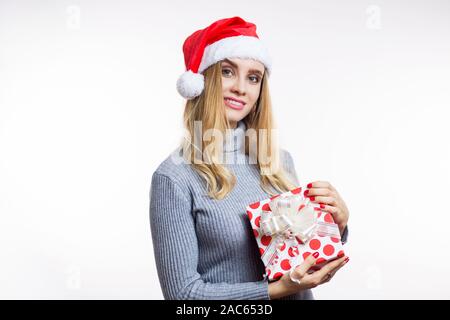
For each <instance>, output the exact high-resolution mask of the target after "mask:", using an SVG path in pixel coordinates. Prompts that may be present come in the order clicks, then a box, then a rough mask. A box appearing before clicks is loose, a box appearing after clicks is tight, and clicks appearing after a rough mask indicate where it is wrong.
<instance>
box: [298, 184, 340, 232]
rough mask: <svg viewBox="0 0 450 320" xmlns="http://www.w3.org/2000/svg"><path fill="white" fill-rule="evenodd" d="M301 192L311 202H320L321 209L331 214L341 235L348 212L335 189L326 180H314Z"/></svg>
mask: <svg viewBox="0 0 450 320" xmlns="http://www.w3.org/2000/svg"><path fill="white" fill-rule="evenodd" d="M303 194H304V195H305V196H306V197H309V198H310V200H311V201H312V202H315V203H318V204H320V208H321V209H322V210H324V211H327V212H329V213H331V214H332V216H333V219H334V222H335V223H336V224H337V225H338V226H339V231H340V232H341V235H342V233H343V232H344V229H345V227H346V226H347V222H348V217H349V212H348V208H347V205H346V204H345V202H344V200H343V199H342V198H341V196H340V195H339V193H338V192H337V190H336V189H335V188H334V187H333V186H332V185H331V184H330V183H329V182H327V181H315V182H312V183H309V184H308V186H307V189H306V190H305V191H304V193H303Z"/></svg>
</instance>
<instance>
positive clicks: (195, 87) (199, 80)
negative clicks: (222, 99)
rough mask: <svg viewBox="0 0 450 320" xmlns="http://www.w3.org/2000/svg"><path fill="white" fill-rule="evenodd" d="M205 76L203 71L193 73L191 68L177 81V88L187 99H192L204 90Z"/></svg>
mask: <svg viewBox="0 0 450 320" xmlns="http://www.w3.org/2000/svg"><path fill="white" fill-rule="evenodd" d="M204 86H205V78H204V76H203V75H202V74H201V73H193V72H192V71H191V70H188V71H186V72H185V73H183V74H182V75H181V76H180V77H179V78H178V81H177V90H178V93H179V94H181V96H183V97H184V98H186V99H192V98H195V97H197V96H199V95H200V94H201V93H202V92H203V88H204Z"/></svg>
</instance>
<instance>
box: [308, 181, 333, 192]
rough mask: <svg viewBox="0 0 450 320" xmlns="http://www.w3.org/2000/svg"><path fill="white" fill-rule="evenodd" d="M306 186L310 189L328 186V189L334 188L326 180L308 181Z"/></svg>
mask: <svg viewBox="0 0 450 320" xmlns="http://www.w3.org/2000/svg"><path fill="white" fill-rule="evenodd" d="M306 188H308V189H311V188H328V189H330V190H336V189H335V188H334V187H333V186H332V185H331V183H329V182H328V181H314V182H311V183H308V184H307V185H306Z"/></svg>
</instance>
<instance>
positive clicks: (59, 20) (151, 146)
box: [0, 0, 450, 299]
mask: <svg viewBox="0 0 450 320" xmlns="http://www.w3.org/2000/svg"><path fill="white" fill-rule="evenodd" d="M235 15H239V16H241V17H243V18H244V19H246V20H249V21H251V22H254V23H256V24H257V26H258V33H259V35H260V38H261V39H262V40H263V41H264V42H266V44H267V45H268V47H269V49H270V52H271V55H272V57H273V61H274V72H273V76H272V77H271V79H270V85H271V93H272V98H273V102H274V109H275V117H276V121H277V124H278V126H279V128H280V139H281V144H282V146H283V147H284V148H286V149H288V150H289V151H290V152H291V154H292V155H293V157H294V159H295V164H296V168H297V171H298V174H299V177H300V180H301V182H302V183H308V182H311V181H316V180H325V181H329V182H331V183H332V184H333V185H334V186H335V187H336V188H337V189H338V191H339V192H340V193H341V195H342V197H343V198H344V199H345V200H346V202H347V205H348V207H349V209H350V214H351V218H350V222H349V223H350V228H351V230H350V232H351V233H350V239H349V243H348V244H347V245H346V247H347V252H348V254H349V256H350V257H351V258H350V262H349V264H348V265H347V266H346V267H345V268H344V269H342V271H340V272H339V273H338V274H337V275H336V277H335V278H334V279H333V281H332V282H330V283H329V284H327V285H324V286H322V287H319V288H316V289H315V290H314V292H315V296H316V298H317V299H335V298H340V299H350V298H353V299H398V298H406V299H418V298H422V299H431V298H438V299H443V298H445V299H449V298H450V276H449V273H448V263H449V262H450V251H449V250H448V248H449V245H450V240H449V237H450V236H449V232H448V228H449V222H450V218H449V213H450V212H449V205H448V201H447V200H448V191H449V188H448V185H449V178H450V172H449V168H448V165H449V163H450V152H449V146H448V142H447V139H446V137H448V136H449V135H450V126H449V123H448V122H449V115H450V112H449V111H448V110H449V107H450V41H449V40H450V2H448V1H425V0H422V1H356V0H355V1H331V0H329V1H282V0H280V1H275V2H274V1H261V0H258V1H240V0H228V1H222V2H218V1H207V0H203V1H181V0H178V1H160V2H159V3H155V2H152V1H114V2H113V1H106V0H105V1H12V0H11V1H5V0H3V1H0V298H3V299H12V298H21V299H30V298H39V299H49V298H56V299H70V298H75V299H78V298H83V299H122V298H123V299H161V298H162V294H161V290H160V287H159V282H158V277H157V274H156V267H155V261H154V257H153V251H152V243H151V235H150V226H149V217H148V207H149V188H150V179H151V175H152V173H153V171H154V170H155V169H156V167H157V166H158V164H159V163H160V162H161V161H162V160H163V159H164V158H166V157H167V156H168V154H169V153H170V152H171V151H172V150H173V149H174V148H175V147H176V145H177V143H178V142H179V141H180V137H181V134H182V122H181V119H182V112H183V99H182V98H181V97H180V96H179V95H178V94H177V92H176V89H175V82H176V80H177V78H178V76H179V75H180V74H181V73H182V72H183V71H184V60H183V56H182V51H181V46H182V43H183V41H184V39H185V38H186V37H187V36H188V35H189V34H191V33H192V32H193V31H195V30H198V29H201V28H204V27H206V26H207V25H209V24H210V23H211V22H213V21H215V20H217V19H220V18H225V17H231V16H235Z"/></svg>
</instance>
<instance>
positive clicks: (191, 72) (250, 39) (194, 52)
mask: <svg viewBox="0 0 450 320" xmlns="http://www.w3.org/2000/svg"><path fill="white" fill-rule="evenodd" d="M183 53H184V62H185V65H186V72H184V73H183V74H182V75H181V76H180V78H179V79H178V81H177V90H178V92H179V93H180V94H181V95H182V96H183V97H184V98H186V99H192V98H195V97H197V96H199V95H200V94H201V93H202V92H203V89H204V85H205V79H204V77H203V74H202V72H203V71H205V70H206V69H207V68H208V67H209V66H211V65H213V64H215V63H216V62H219V61H221V60H224V59H226V58H241V59H254V60H257V61H259V62H261V63H262V64H264V66H265V67H266V71H267V72H268V73H269V74H270V70H271V59H270V56H269V53H268V50H267V48H266V47H265V45H264V44H263V43H262V41H261V40H260V39H259V37H258V35H257V34H256V25H255V24H253V23H250V22H247V21H245V20H244V19H242V18H240V17H233V18H227V19H221V20H218V21H216V22H214V23H212V24H211V25H210V26H208V27H206V28H205V29H201V30H197V31H195V32H194V33H193V34H192V35H190V36H189V37H188V38H187V39H186V40H185V41H184V44H183Z"/></svg>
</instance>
